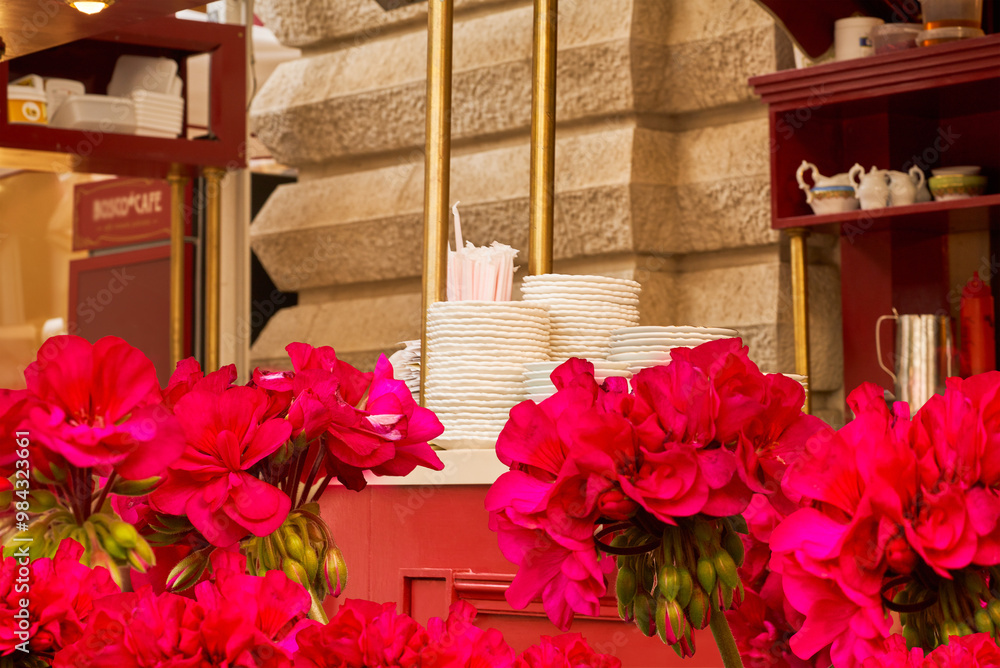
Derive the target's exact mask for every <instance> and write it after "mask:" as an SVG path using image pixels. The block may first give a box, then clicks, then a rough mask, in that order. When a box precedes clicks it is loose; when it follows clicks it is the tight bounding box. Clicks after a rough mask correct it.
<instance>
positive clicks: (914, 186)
mask: <svg viewBox="0 0 1000 668" xmlns="http://www.w3.org/2000/svg"><path fill="white" fill-rule="evenodd" d="M886 174H887V175H888V178H889V206H907V205H909V204H913V203H914V202H917V201H924V202H928V201H930V193H929V192H928V193H927V199H922V198H921V195H922V194H923V193H922V192H921V189H923V190H927V189H926V188H924V183H925V177H924V173H923V172H922V171H920V168H919V167H917V166H916V165H914V166H913V167H911V168H910V171H909V172H896V171H889V172H886Z"/></svg>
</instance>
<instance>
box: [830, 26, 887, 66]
mask: <svg viewBox="0 0 1000 668" xmlns="http://www.w3.org/2000/svg"><path fill="white" fill-rule="evenodd" d="M883 23H885V21H883V20H882V19H876V18H872V17H870V16H852V17H850V18H846V19H840V20H838V21H835V22H834V24H833V30H834V53H835V54H836V55H835V58H836V60H851V59H853V58H864V57H865V56H870V55H873V54H874V53H875V46H874V45H873V44H872V37H871V33H872V28H874V27H875V26H880V25H882V24H883Z"/></svg>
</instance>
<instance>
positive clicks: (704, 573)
mask: <svg viewBox="0 0 1000 668" xmlns="http://www.w3.org/2000/svg"><path fill="white" fill-rule="evenodd" d="M715 580H716V573H715V565H714V564H712V562H711V560H709V559H706V558H705V557H702V558H701V559H699V560H698V584H700V585H701V588H702V589H704V590H705V591H707V592H710V591H715Z"/></svg>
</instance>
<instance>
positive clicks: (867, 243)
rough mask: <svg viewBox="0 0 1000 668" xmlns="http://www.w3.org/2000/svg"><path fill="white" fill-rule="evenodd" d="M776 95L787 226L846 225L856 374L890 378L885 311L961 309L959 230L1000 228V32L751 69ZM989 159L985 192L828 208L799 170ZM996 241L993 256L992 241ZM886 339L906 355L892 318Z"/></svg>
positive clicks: (855, 379) (777, 171)
mask: <svg viewBox="0 0 1000 668" xmlns="http://www.w3.org/2000/svg"><path fill="white" fill-rule="evenodd" d="M750 85H751V86H752V87H753V88H754V91H755V92H756V93H757V94H759V95H760V96H761V99H762V101H763V102H764V103H765V104H767V105H768V113H769V120H770V136H771V215H772V226H773V227H774V228H775V229H789V228H802V227H804V228H807V229H813V230H815V231H818V232H834V233H839V234H840V240H841V243H840V253H841V300H842V309H843V333H844V383H845V388H846V389H847V390H848V391H849V390H851V389H853V388H854V387H856V386H857V385H859V384H860V383H862V382H864V381H871V382H876V383H879V384H881V385H883V386H885V387H887V388H890V389H891V387H890V384H891V379H890V378H889V377H888V376H887V375H886V374H885V372H883V371H882V370H881V369H880V368H879V365H878V361H877V359H876V352H875V321H876V319H877V318H878V316H880V315H887V314H889V313H890V312H891V311H892V309H893V308H896V309H897V310H898V311H899V312H900V313H936V312H937V313H950V312H951V311H952V310H953V306H954V304H953V303H952V302H954V295H955V294H956V290H957V289H960V287H961V284H962V283H964V282H965V280H966V279H967V278H968V277H967V276H950V275H949V254H948V240H949V235H950V234H952V233H955V232H969V231H989V232H990V233H991V237H992V236H995V234H994V233H995V232H996V231H997V230H998V229H1000V194H998V193H1000V187H998V186H1000V35H989V36H986V37H982V38H978V39H971V40H966V41H963V42H953V43H950V44H943V45H938V46H934V47H928V48H920V49H912V50H909V51H903V52H898V53H892V54H886V55H881V56H873V57H869V58H863V59H858V60H851V61H845V62H839V63H831V64H827V65H821V66H817V67H812V68H807V69H801V70H789V71H783V72H777V73H775V74H769V75H765V76H760V77H754V78H752V79H750ZM803 160H808V161H809V162H811V163H814V164H815V165H816V166H817V168H818V169H819V171H820V172H821V173H823V174H824V175H828V176H829V175H833V174H838V173H843V172H846V171H848V170H849V169H850V168H851V166H852V165H854V164H855V163H860V164H861V165H862V166H863V167H864V168H865V169H866V170H867V169H869V168H870V167H872V166H873V165H874V166H877V167H879V168H880V169H895V170H904V171H905V170H906V169H908V168H909V167H910V166H912V165H914V164H916V165H917V166H919V167H921V168H922V169H923V170H924V171H925V173H926V174H927V176H930V169H932V168H935V167H942V166H952V165H979V166H981V167H982V173H983V174H984V175H985V176H987V177H988V179H989V185H988V186H987V192H986V194H985V195H983V196H981V197H976V198H971V199H966V200H957V201H950V202H929V203H924V204H914V205H911V206H901V207H892V208H887V209H877V210H868V211H852V212H848V213H838V214H829V215H822V216H817V215H814V214H812V211H811V209H810V208H809V206H808V205H807V204H806V201H805V196H804V193H803V192H802V191H801V190H800V189H799V186H798V184H797V182H796V179H795V171H796V169H797V168H798V166H799V165H800V164H801V162H802V161H803ZM990 246H991V248H990V249H984V253H983V254H984V257H988V256H989V255H990V253H991V252H992V246H993V242H992V240H991V243H990ZM882 336H883V339H882V344H883V347H884V349H885V350H886V351H887V352H886V359H891V356H892V354H894V342H893V341H892V340H891V339H892V337H891V329H890V328H885V331H884V332H883V335H882Z"/></svg>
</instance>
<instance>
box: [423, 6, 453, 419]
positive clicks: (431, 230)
mask: <svg viewBox="0 0 1000 668" xmlns="http://www.w3.org/2000/svg"><path fill="white" fill-rule="evenodd" d="M453 24H454V0H430V2H428V4H427V140H426V141H427V144H426V151H425V158H424V285H423V304H422V305H423V312H422V313H421V316H420V324H421V327H420V345H421V348H420V352H421V354H420V403H421V405H423V403H424V399H425V391H424V386H425V383H426V382H427V309H428V308H430V306H431V304H434V303H435V302H441V301H445V299H447V297H448V293H447V277H448V198H449V196H450V194H449V187H450V177H451V37H452V27H453Z"/></svg>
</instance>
